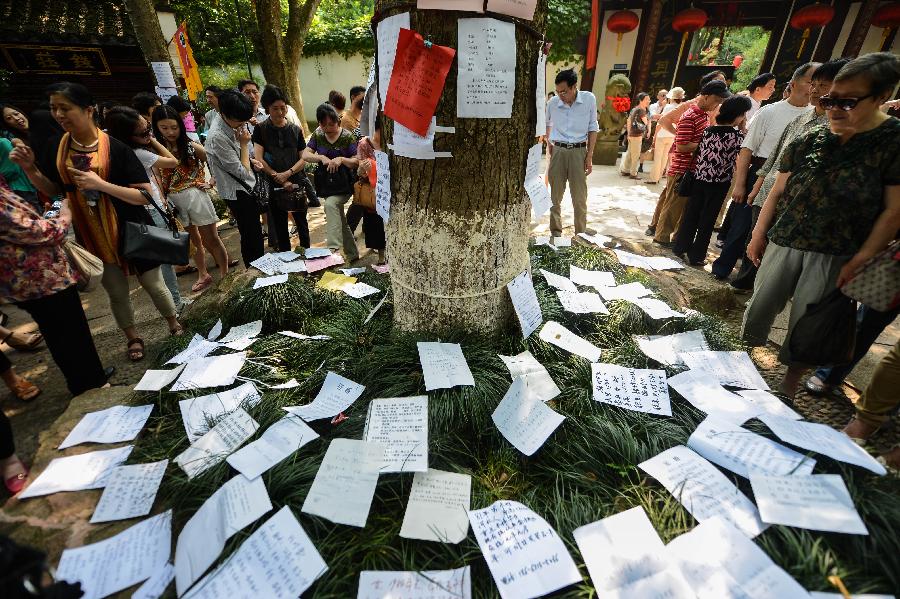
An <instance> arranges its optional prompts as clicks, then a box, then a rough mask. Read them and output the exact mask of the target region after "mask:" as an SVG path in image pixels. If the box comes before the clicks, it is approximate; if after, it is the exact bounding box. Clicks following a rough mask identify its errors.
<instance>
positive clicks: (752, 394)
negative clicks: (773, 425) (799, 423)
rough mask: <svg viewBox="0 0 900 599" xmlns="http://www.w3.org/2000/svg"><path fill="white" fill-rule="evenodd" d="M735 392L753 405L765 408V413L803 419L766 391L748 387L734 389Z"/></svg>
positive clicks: (790, 418) (791, 418)
mask: <svg viewBox="0 0 900 599" xmlns="http://www.w3.org/2000/svg"><path fill="white" fill-rule="evenodd" d="M736 393H737V394H738V395H740V396H741V397H743V398H744V399H745V400H747V401H749V402H750V403H752V404H753V405H756V406H759V407H760V408H762V409H763V410H765V412H766V413H767V414H772V415H773V416H781V417H782V418H787V419H789V420H803V416H801V415H800V414H798V413H797V412H795V411H794V410H792V409H791V408H790V407H789V406H788V405H787V404H786V403H784V402H783V401H782V400H780V399H779V398H778V397H776V396H774V395H772V394H771V393H769V392H768V391H763V390H761V389H748V390H744V391H736Z"/></svg>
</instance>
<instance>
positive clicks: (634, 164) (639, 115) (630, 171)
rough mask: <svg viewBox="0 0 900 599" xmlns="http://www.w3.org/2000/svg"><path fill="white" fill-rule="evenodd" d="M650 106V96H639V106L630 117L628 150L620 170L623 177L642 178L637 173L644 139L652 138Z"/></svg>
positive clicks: (633, 109) (642, 93) (623, 157)
mask: <svg viewBox="0 0 900 599" xmlns="http://www.w3.org/2000/svg"><path fill="white" fill-rule="evenodd" d="M649 106H650V95H649V94H647V93H646V92H641V93H639V94H638V95H637V106H635V107H634V108H632V109H631V114H629V115H628V149H627V151H626V152H625V155H624V156H622V164H621V166H620V168H619V174H620V175H622V176H623V177H630V178H632V179H639V178H640V177H638V176H637V172H638V165H639V164H640V162H641V144H642V142H643V140H644V139H649V137H650V119H649V118H648V117H647V107H649Z"/></svg>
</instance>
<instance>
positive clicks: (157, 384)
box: [134, 364, 184, 391]
mask: <svg viewBox="0 0 900 599" xmlns="http://www.w3.org/2000/svg"><path fill="white" fill-rule="evenodd" d="M182 370H184V364H182V365H181V366H178V367H176V368H173V369H172V370H148V371H146V372H145V373H144V376H143V377H141V380H140V382H139V383H138V384H137V385H135V387H134V390H135V391H162V389H163V387H165V386H167V385H170V384H172V381H174V380H175V379H177V378H178V375H180V374H181V371H182Z"/></svg>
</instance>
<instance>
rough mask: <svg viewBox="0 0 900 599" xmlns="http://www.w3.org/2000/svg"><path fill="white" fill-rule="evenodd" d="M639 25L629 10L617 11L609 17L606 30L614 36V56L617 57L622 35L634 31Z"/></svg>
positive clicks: (636, 18)
mask: <svg viewBox="0 0 900 599" xmlns="http://www.w3.org/2000/svg"><path fill="white" fill-rule="evenodd" d="M638 23H640V19H639V18H638V16H637V15H636V14H634V13H633V12H631V11H630V10H617V11H616V12H614V13H613V14H611V15H610V16H609V19H608V20H607V21H606V28H607V29H609V30H610V31H612V32H613V33H615V34H616V36H617V37H616V56H618V55H619V46H620V45H621V44H622V35H623V34H626V33H628V32H629V31H634V29H635V28H636V27H637V26H638Z"/></svg>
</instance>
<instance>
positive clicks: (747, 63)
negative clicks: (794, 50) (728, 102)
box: [731, 27, 771, 92]
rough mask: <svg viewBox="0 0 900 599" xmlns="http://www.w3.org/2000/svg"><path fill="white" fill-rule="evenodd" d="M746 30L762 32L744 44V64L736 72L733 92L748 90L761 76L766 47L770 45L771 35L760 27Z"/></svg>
mask: <svg viewBox="0 0 900 599" xmlns="http://www.w3.org/2000/svg"><path fill="white" fill-rule="evenodd" d="M745 29H760V31H759V32H758V33H757V34H755V35H752V36H749V37H748V38H747V39H746V40H744V42H743V47H742V54H741V56H743V57H744V62H742V63H741V66H739V67H738V68H737V70H736V71H735V72H734V81H733V82H732V84H731V89H732V91H735V92H739V91H743V90H745V89H747V86H748V85H750V82H751V81H753V78H754V77H756V76H757V75H759V67H760V65H762V60H763V56H764V55H765V53H766V46H768V45H769V36H770V35H771V33H769V32H768V31H766V30H764V29H762V28H760V27H746V28H745Z"/></svg>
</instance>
